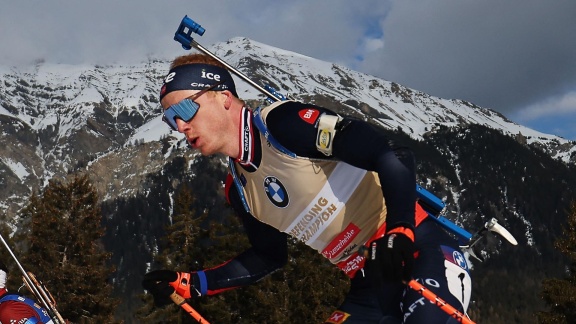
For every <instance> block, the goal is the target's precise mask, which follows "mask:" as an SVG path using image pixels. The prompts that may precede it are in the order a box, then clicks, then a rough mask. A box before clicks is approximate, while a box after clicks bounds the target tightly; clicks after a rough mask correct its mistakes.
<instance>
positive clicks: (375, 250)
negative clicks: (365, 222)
mask: <svg viewBox="0 0 576 324" xmlns="http://www.w3.org/2000/svg"><path fill="white" fill-rule="evenodd" d="M414 251H415V249H414V232H413V231H412V229H411V228H409V227H405V226H403V225H400V226H395V227H392V228H391V229H390V230H389V231H388V232H387V233H386V235H384V236H383V237H381V238H379V239H377V240H374V241H372V242H371V243H370V246H369V248H368V252H369V253H368V260H366V266H367V267H366V268H367V269H366V270H367V275H368V276H370V277H373V278H374V279H376V280H377V281H378V282H382V281H384V282H401V281H404V282H408V281H410V279H412V270H413V269H414Z"/></svg>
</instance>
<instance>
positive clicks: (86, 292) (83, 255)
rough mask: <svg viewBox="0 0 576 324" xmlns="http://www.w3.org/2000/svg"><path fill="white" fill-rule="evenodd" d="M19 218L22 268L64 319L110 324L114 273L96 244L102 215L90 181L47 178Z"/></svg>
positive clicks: (114, 301) (115, 303)
mask: <svg viewBox="0 0 576 324" xmlns="http://www.w3.org/2000/svg"><path fill="white" fill-rule="evenodd" d="M21 218H22V219H23V220H25V221H27V222H29V224H28V227H27V232H25V233H24V234H23V235H24V236H26V238H27V241H28V249H27V251H26V253H25V254H23V255H24V257H23V263H24V264H26V265H25V268H26V270H28V271H31V272H32V273H34V274H35V275H36V276H37V277H38V279H40V280H42V281H43V283H44V284H45V285H46V287H48V288H49V289H50V291H51V293H52V294H53V295H54V298H55V299H56V301H57V302H58V310H59V312H60V313H61V314H62V316H63V317H64V318H66V319H67V320H69V321H71V322H73V323H112V322H114V319H113V314H114V310H115V308H116V306H117V304H118V301H117V300H114V299H112V298H111V297H110V296H111V292H112V286H111V284H110V283H109V282H108V278H109V277H110V276H111V274H112V272H113V269H112V268H111V267H109V266H107V265H106V263H107V262H108V260H109V259H110V254H109V253H107V252H105V251H104V249H103V247H102V246H101V243H100V238H101V237H102V236H103V234H104V228H102V226H101V221H102V216H101V212H100V208H99V207H98V195H97V193H96V191H95V189H94V188H93V187H92V184H91V183H90V181H89V179H88V177H87V176H75V177H74V178H73V179H72V180H71V181H70V182H69V183H68V184H64V183H61V182H59V181H56V180H51V181H50V183H49V184H48V186H47V187H46V188H45V190H44V192H43V194H42V195H41V196H39V195H36V194H33V195H32V197H31V199H30V203H29V205H28V206H27V207H26V208H24V209H23V210H22V212H21Z"/></svg>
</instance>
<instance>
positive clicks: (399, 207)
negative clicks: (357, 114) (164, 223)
mask: <svg viewBox="0 0 576 324" xmlns="http://www.w3.org/2000/svg"><path fill="white" fill-rule="evenodd" d="M310 108H312V109H315V110H317V111H318V112H319V114H322V113H326V114H331V115H334V113H333V112H331V111H329V110H327V109H325V108H321V107H317V106H312V105H309V104H302V103H297V102H291V101H289V102H286V103H283V104H282V105H281V106H280V107H277V108H276V109H274V110H272V111H270V113H269V114H268V115H267V118H266V125H267V128H268V131H269V132H270V134H271V136H273V137H274V138H275V139H276V141H278V142H279V143H280V144H281V145H282V146H283V147H284V148H286V149H288V150H290V151H291V152H293V153H295V154H296V155H298V156H300V157H308V158H318V159H326V158H327V157H326V156H325V155H324V154H323V153H321V152H319V151H318V150H317V148H316V142H315V141H316V138H317V128H316V127H315V125H314V124H311V123H310V122H309V121H306V120H304V117H302V116H301V112H302V111H303V110H305V109H310ZM243 118H244V120H243V122H244V123H252V122H253V121H252V118H253V116H252V115H251V114H250V113H244V117H243ZM252 129H253V133H252V134H246V136H242V143H240V145H241V148H242V149H243V154H242V156H241V158H240V159H239V160H240V164H241V165H243V166H244V167H245V168H246V169H247V170H248V169H250V168H257V167H258V165H259V161H260V157H261V154H262V151H261V150H259V149H258V148H259V147H260V145H267V144H266V143H260V137H259V136H258V134H257V132H258V130H257V129H256V127H252ZM332 153H333V155H332V157H330V158H332V159H337V160H339V161H343V162H345V163H348V164H350V165H353V166H355V167H358V168H362V169H365V170H370V171H375V172H377V173H378V176H379V178H380V182H381V187H382V193H383V195H384V197H386V199H385V201H386V208H387V218H386V222H387V224H390V225H393V224H395V223H404V224H410V225H411V226H414V227H415V247H416V249H417V253H416V259H415V269H414V273H413V277H414V278H415V279H417V280H419V281H420V282H421V283H423V284H425V285H426V287H427V288H429V289H430V290H431V291H433V292H435V293H436V294H437V295H438V296H439V297H441V298H442V299H443V300H444V301H446V302H448V303H449V304H451V305H452V306H454V307H456V308H457V309H459V310H460V311H463V310H464V306H462V302H461V301H460V300H465V299H466V298H465V297H464V296H465V295H466V294H467V295H468V296H469V289H470V287H469V286H467V284H466V283H467V282H468V283H469V274H468V269H467V266H466V262H465V261H464V262H463V257H462V254H461V252H460V251H459V250H458V245H457V242H456V241H455V240H454V239H453V238H452V237H451V236H449V235H448V234H447V233H445V232H444V230H443V229H441V228H439V227H438V225H437V224H436V223H435V222H433V221H431V220H426V219H424V218H422V217H420V219H418V220H416V219H415V208H414V205H415V201H416V193H415V186H416V184H415V182H416V180H415V163H414V159H413V156H412V153H411V152H410V151H409V150H408V149H406V148H401V147H395V146H394V145H393V144H392V143H391V142H390V141H389V140H388V138H387V137H386V136H385V135H384V134H383V133H382V132H381V131H380V130H378V129H377V128H376V127H373V126H371V125H369V124H368V123H366V122H362V121H359V120H355V119H352V118H344V119H343V120H342V121H341V122H340V126H339V130H338V133H337V134H336V136H335V137H334V143H333V152H332ZM229 180H230V179H229ZM226 189H227V197H228V200H229V202H230V204H231V205H232V207H233V208H234V210H235V211H236V212H237V214H238V216H239V217H240V218H241V220H242V222H243V225H244V228H245V231H246V234H247V235H248V238H249V241H250V243H251V248H249V249H248V250H246V251H244V252H243V253H241V254H240V255H238V256H237V257H235V258H233V259H232V260H229V261H228V262H226V263H224V264H222V265H221V266H218V267H215V268H212V269H206V270H204V271H200V272H198V273H197V274H195V275H194V276H193V278H194V284H195V287H197V289H200V291H201V293H202V294H203V295H204V294H206V295H213V294H217V293H219V292H221V291H224V290H228V289H232V288H236V287H240V286H245V285H249V284H253V283H255V282H256V281H258V280H260V279H261V278H263V277H264V276H266V275H267V274H270V273H271V272H273V271H275V270H277V269H279V268H281V267H282V266H283V265H284V264H285V263H286V262H287V234H285V233H282V232H280V231H279V230H277V229H276V228H273V227H271V226H269V225H267V224H264V223H262V222H260V221H259V220H257V219H256V218H255V217H253V216H252V215H251V214H250V213H249V212H247V211H246V210H245V208H244V206H243V203H242V201H241V196H240V194H239V192H238V189H237V187H236V186H235V185H233V184H232V183H231V181H227V186H226ZM416 225H417V226H416ZM454 255H456V256H457V257H454ZM455 259H457V260H455ZM446 262H452V263H455V264H457V265H458V266H460V268H459V269H460V273H457V274H456V275H455V276H454V275H453V276H451V278H450V283H449V280H448V279H447V277H450V276H447V275H446V273H447V270H446V266H445V263H446ZM464 278H468V279H467V281H466V280H464ZM455 281H456V282H455ZM449 285H450V286H451V288H450V289H449V288H448V286H449ZM454 287H458V289H461V291H456V290H455V288H454ZM464 303H467V301H466V302H464ZM344 320H345V321H344ZM451 322H454V323H456V322H455V320H454V319H451V317H450V316H448V315H447V314H446V313H444V312H443V311H442V310H440V309H439V308H438V307H437V306H436V305H434V304H432V303H430V302H427V301H425V300H424V297H422V296H421V295H419V294H418V293H417V292H415V291H412V290H409V289H408V290H407V289H406V286H405V285H403V284H401V283H394V284H387V285H385V286H384V287H380V288H378V289H377V288H376V287H375V286H374V285H372V284H371V283H370V282H369V280H367V279H366V278H365V277H364V271H358V272H356V274H355V275H354V277H353V278H352V281H351V288H350V292H349V293H348V294H347V296H346V298H345V301H344V302H343V304H342V305H341V306H340V307H339V308H338V310H337V311H336V312H335V313H334V314H332V316H331V318H330V319H328V320H327V323H346V324H349V323H451Z"/></svg>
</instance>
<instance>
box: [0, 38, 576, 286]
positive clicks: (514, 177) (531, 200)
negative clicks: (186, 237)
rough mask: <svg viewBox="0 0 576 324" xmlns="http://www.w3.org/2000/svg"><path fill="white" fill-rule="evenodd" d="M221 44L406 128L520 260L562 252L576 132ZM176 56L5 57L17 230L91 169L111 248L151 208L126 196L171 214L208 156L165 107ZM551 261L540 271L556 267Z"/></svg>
mask: <svg viewBox="0 0 576 324" xmlns="http://www.w3.org/2000/svg"><path fill="white" fill-rule="evenodd" d="M209 49H210V50H211V51H212V52H213V53H215V54H216V55H217V56H219V57H220V58H222V59H223V60H225V61H226V62H228V63H229V64H230V65H232V66H235V67H237V69H238V70H240V71H242V72H243V73H245V74H246V75H247V76H248V77H249V78H251V79H252V80H254V81H256V82H258V83H259V84H262V85H264V84H269V85H271V86H272V87H274V88H275V89H276V90H278V91H279V92H281V93H283V94H285V95H287V96H288V97H291V98H295V99H301V100H303V101H307V102H312V103H316V104H319V105H324V106H326V107H329V108H332V109H334V110H336V111H338V112H340V113H342V114H349V115H354V116H356V117H358V118H363V119H366V120H369V121H370V122H373V123H375V124H378V125H381V126H383V127H384V128H386V129H388V130H389V131H390V133H391V135H392V136H398V137H402V138H403V139H404V140H406V141H408V142H410V143H408V145H409V146H411V147H413V148H414V149H415V151H416V154H417V157H418V158H419V161H420V164H419V181H421V182H422V183H423V184H425V185H426V186H427V187H428V188H429V189H432V191H434V192H435V193H436V194H438V195H439V196H440V197H441V198H442V199H444V200H445V201H446V202H447V203H448V204H449V207H448V216H450V218H452V219H453V220H454V221H456V222H457V223H459V224H465V225H470V226H471V228H469V230H470V231H472V230H473V229H474V228H477V227H478V226H479V225H481V224H483V222H484V221H486V219H487V218H491V217H497V218H498V219H499V221H500V222H501V223H502V224H504V225H505V226H507V227H508V228H510V229H511V231H512V233H513V234H514V235H515V236H516V237H517V239H519V242H520V243H521V245H522V244H523V245H524V246H525V248H526V249H525V250H522V252H514V253H515V255H514V257H515V258H534V255H537V256H542V255H544V256H546V255H550V253H551V249H552V247H551V242H553V239H554V237H555V236H556V235H557V234H558V232H559V228H560V226H561V224H562V223H563V220H564V219H565V216H564V212H565V206H566V205H567V202H568V201H570V200H571V199H576V197H574V194H573V193H571V191H570V188H574V186H576V174H575V172H574V169H575V165H576V142H574V141H568V140H565V139H563V138H560V137H558V136H554V135H550V134H543V133H540V132H537V131H535V130H532V129H529V128H527V127H524V126H522V125H518V124H516V123H514V122H512V121H510V120H508V119H507V118H506V117H505V116H503V115H502V114H500V113H497V112H495V111H493V110H491V109H488V108H483V107H478V106H477V105H475V104H473V103H469V102H466V101H463V100H458V99H444V98H438V97H434V96H430V95H428V94H426V93H423V92H420V91H417V90H415V89H410V88H407V87H404V86H402V85H400V84H397V83H395V82H392V81H387V80H383V79H380V78H377V77H374V76H370V75H366V74H362V73H358V72H356V71H352V70H350V69H348V68H346V67H343V66H340V65H337V64H333V63H329V62H324V61H320V60H317V59H314V58H311V57H307V56H303V55H300V54H297V53H293V52H289V51H285V50H282V49H278V48H274V47H271V46H268V45H265V44H261V43H258V42H255V41H252V40H250V39H247V38H234V39H231V40H229V41H228V42H225V43H219V44H215V45H214V46H212V47H211V48H209ZM182 54H186V52H183V53H182ZM171 59H172V58H163V59H157V58H156V59H152V58H150V59H148V60H146V61H145V62H142V63H139V64H133V65H118V64H115V65H107V66H91V65H81V66H70V65H62V64H47V63H44V62H38V63H37V64H35V65H34V66H28V67H6V66H0V215H2V216H1V217H0V218H1V219H2V220H3V221H5V222H6V223H7V224H10V225H11V226H12V227H13V229H14V230H16V229H17V227H18V219H17V218H16V217H15V216H16V215H17V212H18V210H20V209H21V208H22V207H23V206H24V204H25V203H26V201H27V199H28V197H29V196H30V194H31V193H33V192H37V191H38V190H40V189H41V188H42V187H43V186H45V185H46V183H47V182H48V180H50V179H52V178H64V177H66V176H67V175H68V174H71V173H74V172H86V173H88V174H89V175H90V177H91V179H92V181H93V182H94V185H95V187H96V189H97V190H98V192H99V194H100V195H101V198H102V201H103V202H104V203H106V204H107V205H106V206H107V207H106V208H105V211H106V213H107V215H106V216H107V218H109V221H110V222H111V223H114V224H115V225H114V226H110V231H116V232H110V233H108V236H107V240H109V242H107V246H123V245H126V244H132V243H127V242H128V241H127V240H126V239H125V238H124V237H121V235H120V234H118V233H120V232H122V231H120V230H119V228H121V227H123V226H125V227H126V228H128V229H127V230H125V231H124V233H126V232H131V230H130V226H135V225H134V224H140V223H139V222H140V221H142V219H143V218H145V217H147V216H146V215H145V212H142V211H141V210H137V209H136V208H124V209H123V207H122V206H125V205H127V204H128V203H127V201H129V202H130V204H133V205H138V204H143V203H144V201H147V203H150V202H151V201H152V198H151V197H152V196H154V198H153V199H164V200H163V203H162V204H160V205H162V206H163V207H162V208H161V209H159V210H157V213H156V214H154V216H153V217H155V219H158V220H157V222H162V221H164V222H165V221H166V220H165V218H162V217H161V215H159V214H158V213H160V212H161V211H162V210H163V211H164V212H167V211H169V210H170V208H171V207H170V204H171V202H172V200H171V198H170V199H165V198H158V197H160V196H161V195H164V194H165V195H168V196H170V195H171V194H172V193H173V191H174V190H175V189H176V188H177V187H178V186H179V185H180V184H181V183H182V182H183V181H185V179H184V180H183V179H180V178H179V175H181V174H179V173H178V172H180V171H178V170H180V169H179V168H181V167H182V166H184V167H187V168H190V169H194V163H196V162H194V160H195V159H194V157H195V155H196V152H194V151H192V150H189V149H188V148H187V146H186V144H185V143H184V141H183V140H182V137H181V136H180V134H177V133H175V132H172V131H170V130H169V128H168V127H167V126H166V125H164V124H163V122H162V121H161V117H160V110H159V106H158V92H159V88H160V85H161V80H162V78H163V77H164V75H165V74H166V73H167V70H168V66H169V62H170V60H171ZM235 80H236V84H237V90H238V93H239V95H240V97H242V98H243V99H246V100H247V102H248V103H249V104H250V105H258V104H261V103H263V99H264V95H263V94H261V93H259V92H258V91H257V90H255V89H254V88H252V87H251V86H250V85H248V84H247V83H245V82H243V81H242V80H241V79H240V78H238V77H237V76H235ZM177 173H178V175H177ZM191 173H192V175H191V177H193V176H195V175H194V172H191ZM163 178H166V179H167V180H160V179H163ZM162 181H164V182H162ZM119 210H122V214H121V215H119V214H120V212H119ZM131 213H132V214H133V215H132V214H131ZM129 220H130V221H129ZM147 221H149V220H147ZM146 224H147V225H146V226H148V231H149V233H148V234H138V235H136V234H134V235H133V236H131V238H130V240H136V241H137V242H134V243H133V244H134V249H135V250H137V251H138V253H136V252H135V254H141V255H148V259H147V258H139V259H137V260H131V261H130V262H129V261H128V260H126V259H125V257H126V258H127V257H129V256H124V255H122V256H121V257H120V256H117V255H116V254H115V258H116V259H115V260H116V261H117V263H116V264H117V265H118V269H119V270H118V273H119V274H118V278H117V280H118V281H119V282H122V281H126V282H127V281H129V280H132V283H131V284H128V285H125V286H123V287H124V288H123V289H125V291H124V292H127V293H130V294H132V293H135V290H136V289H140V288H139V287H140V286H139V284H138V283H137V280H138V279H137V278H138V275H134V276H133V275H132V274H134V273H136V274H138V273H140V272H141V271H143V269H144V264H145V262H147V260H148V261H149V259H150V257H149V256H150V254H151V253H152V251H153V250H155V248H156V247H155V244H157V243H156V242H157V241H158V237H155V235H156V234H155V233H157V232H156V227H157V226H156V227H154V224H155V223H152V222H150V224H148V223H146ZM156 225H157V224H156ZM139 226H144V225H139ZM137 231H138V233H140V232H141V231H142V228H140V227H139V228H138V230H137ZM115 240H118V242H116V241H115ZM115 243H116V244H115ZM499 244H500V243H498V242H495V243H494V242H493V243H492V245H493V246H496V247H498V248H497V249H492V251H491V252H489V253H492V254H493V255H500V257H503V254H504V253H505V252H504V251H507V250H506V249H507V248H505V247H501V246H499ZM494 259H496V260H500V259H498V258H497V257H495V258H494ZM554 260H555V262H557V260H558V259H554ZM550 264H553V263H552V262H551V263H550ZM134 269H136V270H134ZM539 271H541V272H538V274H536V275H534V273H530V274H529V275H531V276H533V277H534V276H535V277H538V276H541V275H542V273H543V272H545V270H539ZM494 275H498V273H495V274H494ZM527 276H528V275H527ZM128 277H130V278H131V279H126V278H128ZM126 287H129V288H126ZM130 287H132V288H130ZM136 287H138V288H136Z"/></svg>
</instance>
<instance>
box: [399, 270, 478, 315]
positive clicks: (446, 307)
mask: <svg viewBox="0 0 576 324" xmlns="http://www.w3.org/2000/svg"><path fill="white" fill-rule="evenodd" d="M408 286H409V287H410V288H412V289H414V290H415V291H417V292H418V293H420V294H421V295H422V296H424V297H425V298H426V299H428V300H429V301H431V302H433V303H434V304H436V306H438V307H440V309H441V310H443V311H444V312H446V314H448V315H450V316H452V317H453V318H455V319H456V320H457V321H458V322H460V323H463V324H476V323H475V322H473V321H472V320H471V319H469V318H468V317H467V316H466V315H464V314H462V313H461V312H460V311H458V310H457V309H456V308H454V307H453V306H452V305H450V304H448V303H447V302H445V301H444V300H443V299H442V298H440V297H438V296H436V294H435V293H433V292H431V291H430V290H428V289H426V287H424V286H423V285H421V284H420V283H419V282H418V281H416V280H414V279H412V280H410V282H408Z"/></svg>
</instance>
